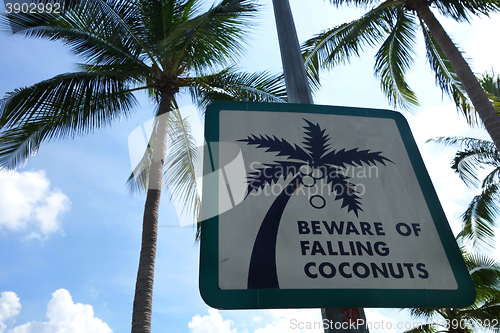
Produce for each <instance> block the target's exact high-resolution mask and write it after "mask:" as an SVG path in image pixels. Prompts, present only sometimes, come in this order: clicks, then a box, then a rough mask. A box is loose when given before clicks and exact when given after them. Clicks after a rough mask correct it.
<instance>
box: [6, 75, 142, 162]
mask: <svg viewBox="0 0 500 333" xmlns="http://www.w3.org/2000/svg"><path fill="white" fill-rule="evenodd" d="M135 104H136V99H135V97H134V96H133V95H132V93H131V92H130V91H129V82H128V81H127V80H126V79H125V78H124V77H123V76H121V75H120V74H117V73H69V74H63V75H58V76H56V77H54V78H52V79H49V80H46V81H42V82H40V83H37V84H35V85H33V86H31V87H26V88H22V89H17V90H16V91H14V92H12V93H8V94H7V95H6V97H4V98H3V99H1V100H0V144H1V146H2V150H1V151H0V166H1V167H7V168H16V167H17V166H20V165H21V164H23V163H25V162H26V161H27V159H28V158H29V157H30V156H32V155H33V154H34V153H35V152H36V151H37V150H38V147H39V146H40V144H41V143H42V142H44V141H48V140H50V139H55V138H66V137H75V136H76V135H81V134H85V133H89V132H92V131H93V130H95V129H97V128H100V127H103V126H106V125H108V124H110V123H111V122H112V121H114V120H117V119H120V118H122V117H124V116H126V115H127V114H128V113H129V111H130V109H131V108H132V107H133V106H134V105H135Z"/></svg>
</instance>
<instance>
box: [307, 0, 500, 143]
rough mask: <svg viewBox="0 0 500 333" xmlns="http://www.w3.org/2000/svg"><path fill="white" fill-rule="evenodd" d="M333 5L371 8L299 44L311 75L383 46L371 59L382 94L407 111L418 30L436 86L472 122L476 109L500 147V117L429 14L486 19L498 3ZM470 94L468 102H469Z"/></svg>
mask: <svg viewBox="0 0 500 333" xmlns="http://www.w3.org/2000/svg"><path fill="white" fill-rule="evenodd" d="M330 2H331V3H332V4H333V5H335V6H340V5H343V4H347V5H354V6H359V7H364V8H366V7H369V6H373V8H371V9H370V10H369V11H368V12H367V13H366V14H364V15H363V16H362V17H361V18H359V19H357V20H354V21H352V22H349V23H344V24H341V25H338V26H336V27H333V28H330V29H327V30H325V31H324V32H322V33H320V34H318V35H316V36H315V37H313V38H311V39H309V40H308V41H307V42H306V43H305V44H304V46H303V52H304V56H305V59H306V66H307V68H308V70H309V72H311V73H313V74H315V75H316V76H318V71H319V68H320V67H323V68H329V67H332V66H334V65H336V64H338V63H345V62H347V61H349V58H350V57H351V56H358V55H359V52H360V51H361V50H362V48H363V47H364V46H375V45H378V44H381V46H380V48H379V50H378V52H377V54H376V56H375V68H374V69H375V74H376V76H378V77H379V78H380V82H381V86H382V90H383V92H384V94H385V95H386V96H387V98H388V100H389V102H390V103H391V104H393V105H394V106H399V107H402V108H411V107H413V106H416V105H417V104H418V101H417V97H416V95H415V93H414V92H413V90H411V88H410V87H409V85H408V83H407V82H406V78H405V76H406V74H407V72H408V70H409V69H410V67H411V65H412V63H413V56H414V46H415V39H416V37H417V30H418V29H419V27H420V29H422V33H423V37H424V41H425V47H426V51H427V53H426V55H427V61H428V62H429V64H430V66H431V68H432V70H433V71H434V73H435V75H436V83H437V85H438V86H439V87H440V88H441V90H442V91H443V92H444V93H446V94H448V95H449V96H450V97H451V98H452V99H453V100H454V101H455V103H456V105H457V107H458V108H459V109H460V110H461V111H462V112H463V113H464V115H465V116H466V117H467V119H468V120H469V122H471V123H472V122H474V121H475V117H474V112H472V107H471V105H470V103H469V102H468V101H469V100H468V98H470V101H471V103H472V105H473V107H474V108H475V110H476V111H477V114H478V115H479V117H480V119H481V120H482V122H483V124H484V126H485V127H486V130H487V131H488V133H489V135H490V136H491V138H492V139H493V142H494V143H495V145H496V147H497V148H500V116H499V115H498V113H497V112H496V111H495V108H494V107H493V105H492V104H491V103H490V101H489V100H488V97H487V96H486V95H485V93H484V91H483V90H482V88H481V85H480V84H479V82H478V80H477V79H476V77H475V76H474V74H473V72H472V70H471V69H470V67H469V66H468V64H467V62H466V61H465V60H464V57H463V56H462V53H461V52H460V50H459V49H458V48H457V46H456V45H455V44H454V43H453V42H452V40H451V39H450V37H449V36H448V34H447V33H446V31H445V30H444V29H443V27H442V26H441V24H440V23H439V21H438V20H437V19H436V17H435V16H434V14H433V12H432V11H431V7H434V8H436V9H437V11H438V12H439V13H440V14H441V15H443V16H445V17H449V18H452V19H454V20H456V21H459V22H461V21H468V20H469V17H470V16H471V15H476V16H479V15H488V14H489V13H493V12H498V11H499V10H500V2H499V1H497V0H481V1H466V0H453V1H451V0H430V1H428V0H384V1H381V0H330ZM467 96H468V98H467Z"/></svg>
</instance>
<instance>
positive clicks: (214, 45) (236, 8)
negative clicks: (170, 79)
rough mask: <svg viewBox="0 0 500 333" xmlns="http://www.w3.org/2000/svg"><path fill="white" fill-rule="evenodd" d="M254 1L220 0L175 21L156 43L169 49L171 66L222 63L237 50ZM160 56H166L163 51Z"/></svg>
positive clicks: (200, 67) (197, 69)
mask: <svg viewBox="0 0 500 333" xmlns="http://www.w3.org/2000/svg"><path fill="white" fill-rule="evenodd" d="M255 11H256V5H255V4H254V2H253V1H251V0H243V1H231V0H223V1H222V2H221V3H219V5H217V6H214V7H212V8H211V9H209V10H208V11H206V12H204V13H202V14H200V15H198V16H196V17H192V18H190V19H188V20H185V21H183V22H181V23H179V24H178V25H177V26H176V28H175V30H174V31H172V32H171V33H170V34H169V35H167V36H166V38H165V39H164V40H163V41H162V42H161V43H160V47H162V48H164V49H165V50H168V52H173V53H174V54H175V56H176V60H174V63H173V69H177V68H180V67H182V64H186V65H187V67H188V69H193V70H194V71H195V72H197V73H201V72H202V71H203V70H205V69H206V68H210V67H213V66H215V65H220V64H226V63H227V61H228V60H234V59H235V56H237V55H239V53H240V52H241V50H242V49H241V46H242V42H243V39H244V37H245V36H246V34H247V32H246V30H245V29H244V28H245V27H246V26H248V25H251V24H252V21H251V18H252V17H253V16H254V14H255ZM164 57H167V55H165V56H164Z"/></svg>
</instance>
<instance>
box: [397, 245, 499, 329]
mask: <svg viewBox="0 0 500 333" xmlns="http://www.w3.org/2000/svg"><path fill="white" fill-rule="evenodd" d="M462 254H463V257H464V260H465V263H466V265H467V268H468V270H469V273H470V275H471V277H472V281H473V282H474V285H475V286H476V300H475V302H474V304H472V305H471V306H469V307H467V308H450V309H423V308H415V309H410V310H409V311H410V313H411V315H412V316H413V317H415V318H416V319H427V321H429V322H430V323H427V324H422V325H419V326H418V327H415V328H413V329H411V330H408V331H406V332H405V333H431V332H450V333H468V332H474V331H477V330H480V329H490V330H493V331H494V332H498V331H499V330H500V322H499V318H500V289H499V288H500V264H499V263H498V262H496V261H495V260H494V259H492V258H490V257H488V256H485V255H482V254H477V253H468V252H464V251H463V252H462Z"/></svg>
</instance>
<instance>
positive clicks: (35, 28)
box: [6, 0, 154, 69]
mask: <svg viewBox="0 0 500 333" xmlns="http://www.w3.org/2000/svg"><path fill="white" fill-rule="evenodd" d="M138 10H139V7H138V6H137V2H136V1H111V0H108V1H104V0H101V1H100V0H93V1H91V0H89V1H81V2H79V4H78V5H77V6H74V7H72V10H70V11H65V12H64V13H62V14H38V13H37V14H31V15H30V14H24V13H19V14H13V13H12V14H8V15H7V16H6V17H7V19H8V20H9V21H10V22H11V24H12V25H14V26H15V27H16V28H17V30H18V33H17V34H19V35H22V36H24V37H32V38H45V39H49V40H61V41H63V42H64V43H65V44H66V45H67V46H69V47H70V49H71V50H72V51H73V52H74V53H75V54H77V55H78V56H80V57H82V58H84V59H86V60H87V61H89V62H92V63H93V64H117V63H118V64H123V63H128V64H132V65H134V66H135V67H143V69H146V68H147V66H146V65H145V64H144V60H145V58H146V56H145V53H149V58H150V60H152V61H154V59H153V58H152V56H151V54H150V52H149V51H148V49H147V48H146V47H145V45H144V44H143V43H141V42H140V41H139V39H138V35H140V34H144V32H143V31H142V32H141V31H140V30H139V31H138V29H139V27H140V22H139V21H137V17H138V15H137V12H138ZM131 27H135V29H133V28H131Z"/></svg>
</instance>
